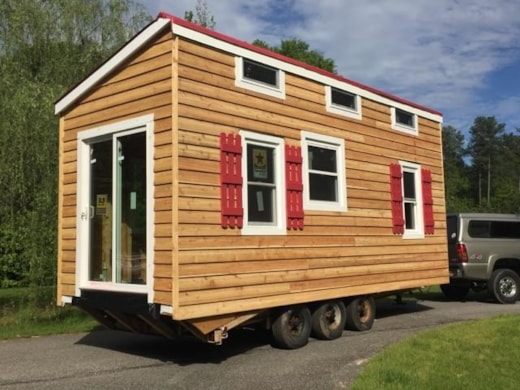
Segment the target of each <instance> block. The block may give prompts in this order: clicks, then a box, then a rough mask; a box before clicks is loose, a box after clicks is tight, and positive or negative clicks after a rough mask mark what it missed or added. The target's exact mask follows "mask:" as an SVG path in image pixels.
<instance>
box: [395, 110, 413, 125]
mask: <svg viewBox="0 0 520 390" xmlns="http://www.w3.org/2000/svg"><path fill="white" fill-rule="evenodd" d="M395 122H396V123H398V124H400V125H405V126H410V127H415V125H414V115H413V114H412V113H410V112H406V111H403V110H398V109H396V110H395Z"/></svg>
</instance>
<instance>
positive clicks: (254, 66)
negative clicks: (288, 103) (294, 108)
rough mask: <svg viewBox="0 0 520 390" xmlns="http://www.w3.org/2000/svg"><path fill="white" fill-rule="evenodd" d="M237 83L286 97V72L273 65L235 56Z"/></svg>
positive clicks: (254, 89)
mask: <svg viewBox="0 0 520 390" xmlns="http://www.w3.org/2000/svg"><path fill="white" fill-rule="evenodd" d="M235 85H236V86H237V87H242V88H246V89H250V90H253V91H255V92H261V93H264V94H267V95H271V96H275V97H278V98H282V99H284V98H285V73H284V72H283V71H281V70H280V69H277V68H275V67H273V66H270V65H266V64H263V63H260V62H258V61H253V60H251V59H248V58H242V57H235Z"/></svg>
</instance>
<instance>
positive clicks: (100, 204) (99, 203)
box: [96, 194, 108, 209]
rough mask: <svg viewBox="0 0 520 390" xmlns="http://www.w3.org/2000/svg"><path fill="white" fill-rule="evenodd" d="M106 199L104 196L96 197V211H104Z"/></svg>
mask: <svg viewBox="0 0 520 390" xmlns="http://www.w3.org/2000/svg"><path fill="white" fill-rule="evenodd" d="M107 198H108V196H107V195H106V194H100V195H96V208H98V209H106V208H107Z"/></svg>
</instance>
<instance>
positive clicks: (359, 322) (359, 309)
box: [346, 296, 376, 331]
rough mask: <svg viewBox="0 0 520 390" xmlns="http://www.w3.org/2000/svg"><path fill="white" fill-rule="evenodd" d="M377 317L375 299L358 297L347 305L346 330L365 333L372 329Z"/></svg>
mask: <svg viewBox="0 0 520 390" xmlns="http://www.w3.org/2000/svg"><path fill="white" fill-rule="evenodd" d="M375 317H376V302H375V301H374V298H373V297H369V296H365V297H357V298H354V299H353V300H351V301H350V302H349V303H348V305H347V319H346V328H347V329H348V330H355V331H364V330H369V329H371V328H372V325H373V324H374V319H375Z"/></svg>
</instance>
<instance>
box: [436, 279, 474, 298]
mask: <svg viewBox="0 0 520 390" xmlns="http://www.w3.org/2000/svg"><path fill="white" fill-rule="evenodd" d="M470 289H471V285H470V284H469V283H449V284H441V291H442V293H443V294H444V296H445V297H446V298H448V299H454V300H457V301H460V300H461V299H464V298H466V296H467V295H468V294H469V290H470Z"/></svg>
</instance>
